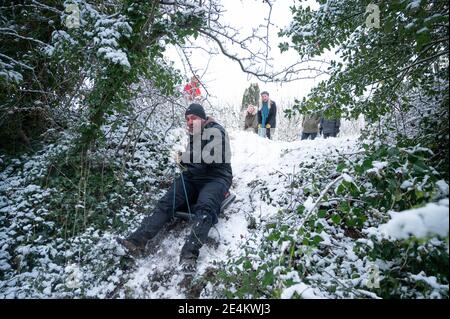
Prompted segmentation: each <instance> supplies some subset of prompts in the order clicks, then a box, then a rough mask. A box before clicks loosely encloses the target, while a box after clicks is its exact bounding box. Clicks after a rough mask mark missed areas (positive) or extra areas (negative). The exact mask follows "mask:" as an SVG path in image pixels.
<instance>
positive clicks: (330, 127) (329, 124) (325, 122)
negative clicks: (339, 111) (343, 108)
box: [320, 116, 341, 138]
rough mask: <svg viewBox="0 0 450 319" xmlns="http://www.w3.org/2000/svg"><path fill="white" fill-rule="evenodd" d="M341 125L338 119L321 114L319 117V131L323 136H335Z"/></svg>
mask: <svg viewBox="0 0 450 319" xmlns="http://www.w3.org/2000/svg"><path fill="white" fill-rule="evenodd" d="M340 127H341V120H340V119H328V118H325V117H323V116H322V118H321V119H320V132H321V133H322V134H323V137H324V138H328V137H336V136H337V135H338V134H339V129H340Z"/></svg>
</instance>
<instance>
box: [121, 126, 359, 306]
mask: <svg viewBox="0 0 450 319" xmlns="http://www.w3.org/2000/svg"><path fill="white" fill-rule="evenodd" d="M356 139H357V137H355V136H351V137H339V138H330V139H323V138H318V139H316V140H314V141H311V140H307V141H295V142H290V143H288V142H280V141H270V140H268V139H263V138H261V137H259V136H257V135H256V134H253V133H249V132H242V131H238V132H232V133H231V134H230V141H231V148H232V154H233V156H232V168H233V175H234V180H233V186H232V192H233V193H235V194H236V195H237V197H236V200H235V202H234V203H233V204H232V205H231V206H230V207H229V208H228V209H227V211H226V212H225V216H222V217H221V218H220V219H219V222H218V224H217V225H216V227H215V228H213V229H212V230H211V231H210V234H209V236H210V237H211V238H212V242H213V244H206V245H205V246H204V247H203V248H202V249H201V252H200V257H199V261H198V269H199V274H203V273H205V272H206V271H207V269H208V267H210V266H211V265H213V264H214V263H215V262H217V261H224V260H227V258H228V256H233V255H235V254H236V253H237V251H238V250H239V249H240V244H241V243H244V242H245V241H246V240H247V238H248V237H249V234H250V233H249V232H250V231H252V230H249V229H248V227H247V226H248V220H249V218H250V217H253V218H254V220H255V222H256V224H257V225H261V224H264V222H266V221H268V220H270V218H271V217H272V216H274V215H275V214H276V213H277V211H278V209H279V205H277V201H278V199H279V198H280V197H281V196H283V195H284V194H285V193H286V188H287V187H288V185H287V184H286V179H285V178H283V179H280V177H284V176H283V175H287V174H292V173H293V172H295V167H296V166H298V165H299V164H300V163H302V162H303V163H306V164H307V163H312V162H315V161H321V160H324V159H325V158H329V157H330V156H335V155H337V152H338V151H340V152H343V153H346V152H348V153H351V152H353V151H354V149H355V147H356ZM256 180H258V183H263V184H265V185H267V188H268V192H269V193H270V197H271V198H272V199H273V201H272V204H271V205H269V204H267V203H266V202H265V201H262V200H261V198H260V196H255V194H253V189H254V188H255V187H254V185H253V184H252V183H253V182H255V181H256ZM182 226H186V225H181V226H180V225H175V226H174V228H175V229H171V228H172V227H171V226H169V227H168V228H169V229H166V230H164V231H163V232H162V233H161V234H160V235H159V236H158V238H155V240H153V241H152V243H150V245H149V246H152V245H154V246H157V247H153V252H152V253H150V255H149V256H148V257H146V258H144V259H142V260H139V261H138V263H137V267H136V270H135V271H134V272H133V273H131V274H130V276H129V278H128V279H127V281H126V283H125V284H124V287H123V289H121V291H120V292H119V293H118V294H117V296H116V297H119V298H120V297H132V298H185V297H187V295H186V294H185V291H184V290H183V288H181V287H179V286H178V284H179V282H180V281H181V279H182V277H181V275H180V269H179V267H178V256H179V253H180V251H181V247H182V245H183V243H184V236H185V235H187V232H188V229H187V228H188V227H182ZM254 231H256V232H257V231H258V230H254ZM159 241H160V243H159V244H158V242H159ZM214 243H215V245H214ZM150 250H152V248H150ZM303 290H304V289H303ZM308 296H309V297H321V296H320V294H318V293H317V294H314V293H310V294H308ZM205 297H207V295H206V296H205Z"/></svg>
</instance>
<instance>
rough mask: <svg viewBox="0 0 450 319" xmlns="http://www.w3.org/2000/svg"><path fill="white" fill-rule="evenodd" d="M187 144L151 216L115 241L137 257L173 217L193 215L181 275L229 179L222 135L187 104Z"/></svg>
mask: <svg viewBox="0 0 450 319" xmlns="http://www.w3.org/2000/svg"><path fill="white" fill-rule="evenodd" d="M185 118H186V121H187V128H188V132H189V144H188V147H187V149H186V152H184V153H183V154H181V161H180V162H179V163H180V166H181V167H182V168H183V172H182V174H181V175H180V176H179V177H178V178H176V179H175V180H174V182H173V184H172V186H171V187H170V189H169V190H168V191H167V193H166V194H165V195H164V196H163V197H162V198H161V199H160V200H159V201H158V203H157V204H156V207H155V208H154V210H153V213H152V214H151V215H149V216H146V217H145V218H144V220H143V221H142V224H141V225H140V227H139V228H138V229H137V230H136V231H135V232H133V233H132V234H131V235H129V236H128V237H127V238H126V239H118V241H119V243H121V244H122V245H123V246H124V247H125V248H127V250H128V251H129V253H130V254H132V255H133V256H140V255H142V254H143V253H144V251H145V246H146V244H147V242H148V241H149V240H150V239H151V238H153V237H155V236H156V234H157V233H158V232H159V231H160V230H161V228H162V227H163V226H164V225H165V224H166V223H167V222H169V220H171V219H172V218H173V217H174V213H175V212H176V211H189V212H190V213H192V214H193V217H192V218H193V223H192V229H191V232H190V234H189V235H188V236H187V238H186V241H185V244H184V246H183V248H182V249H181V255H180V264H181V265H182V268H183V270H184V271H194V270H195V268H196V262H197V258H198V255H199V251H200V248H201V247H202V245H203V244H204V243H205V241H206V239H207V237H208V233H209V230H210V228H211V227H212V226H213V225H214V224H216V223H217V221H218V220H217V215H218V214H219V212H220V206H221V203H222V201H223V200H224V198H225V196H226V193H227V192H228V190H229V188H230V186H231V183H232V179H233V173H232V170H231V165H230V159H231V150H230V144H229V139H228V135H227V133H226V131H225V129H224V128H223V127H222V126H221V125H220V124H218V123H217V122H216V121H215V120H214V119H212V118H211V117H207V116H206V114H205V110H204V109H203V107H202V106H201V105H200V104H196V103H193V104H191V105H190V106H189V107H188V109H187V110H186V113H185Z"/></svg>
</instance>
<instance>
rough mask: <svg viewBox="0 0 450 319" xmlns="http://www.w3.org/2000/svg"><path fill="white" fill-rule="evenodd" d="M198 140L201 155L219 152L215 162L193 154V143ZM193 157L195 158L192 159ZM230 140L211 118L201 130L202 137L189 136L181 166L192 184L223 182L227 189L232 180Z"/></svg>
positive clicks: (212, 154)
mask: <svg viewBox="0 0 450 319" xmlns="http://www.w3.org/2000/svg"><path fill="white" fill-rule="evenodd" d="M197 139H200V141H201V142H200V145H201V153H202V155H203V154H209V155H211V156H214V150H215V149H216V150H221V153H222V154H221V158H220V159H219V160H218V161H217V162H216V161H215V159H214V160H213V161H212V162H210V161H208V159H206V160H205V158H204V156H200V155H199V154H194V152H193V150H194V143H199V142H197V141H198V140H197ZM194 155H195V158H194ZM230 163H231V148H230V140H229V138H228V134H227V133H226V131H225V129H224V128H223V127H222V126H221V125H220V124H219V123H217V122H216V121H214V119H213V118H211V117H208V118H207V120H206V122H205V125H204V126H203V129H202V136H201V137H200V136H195V137H194V136H193V135H189V145H188V148H187V149H186V152H185V153H183V155H182V161H181V164H182V165H183V166H184V167H185V168H186V172H185V173H186V174H187V175H188V177H189V178H190V179H191V180H193V181H194V182H195V181H196V180H197V181H200V182H205V181H208V180H220V181H223V182H224V183H225V184H226V185H227V186H228V187H230V186H231V183H232V180H233V172H232V170H231V164H230Z"/></svg>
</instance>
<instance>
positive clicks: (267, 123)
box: [258, 91, 277, 139]
mask: <svg viewBox="0 0 450 319" xmlns="http://www.w3.org/2000/svg"><path fill="white" fill-rule="evenodd" d="M276 123H277V104H276V103H275V102H274V101H272V100H271V99H270V98H269V93H268V92H267V91H264V92H262V93H261V107H260V109H259V111H258V129H259V130H260V131H262V135H263V136H264V137H267V138H268V139H272V135H273V133H274V131H275V127H276Z"/></svg>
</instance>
